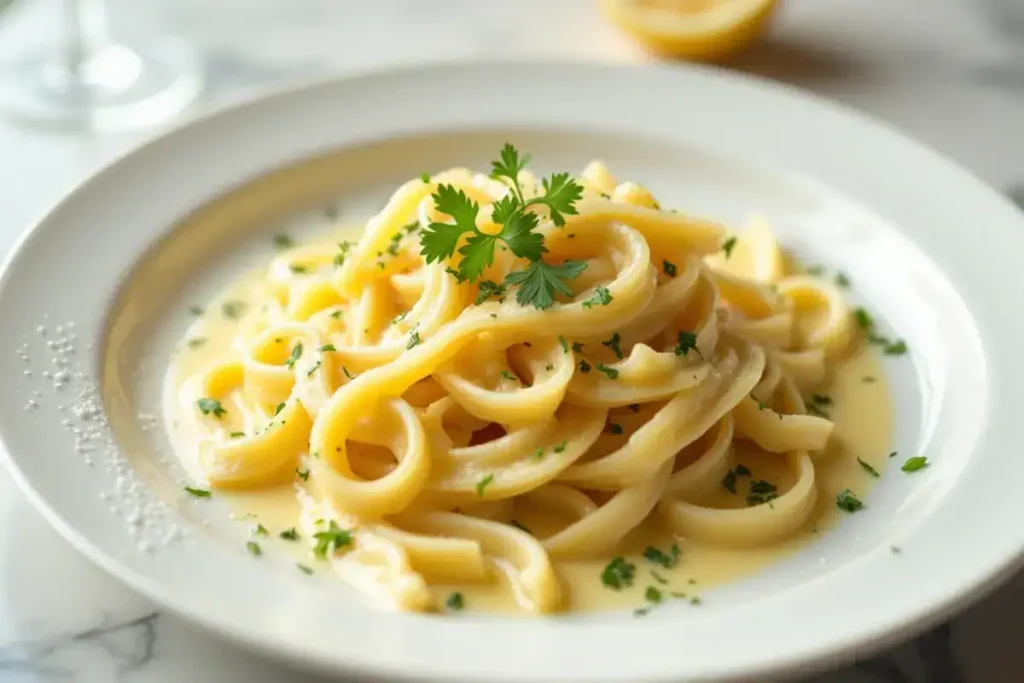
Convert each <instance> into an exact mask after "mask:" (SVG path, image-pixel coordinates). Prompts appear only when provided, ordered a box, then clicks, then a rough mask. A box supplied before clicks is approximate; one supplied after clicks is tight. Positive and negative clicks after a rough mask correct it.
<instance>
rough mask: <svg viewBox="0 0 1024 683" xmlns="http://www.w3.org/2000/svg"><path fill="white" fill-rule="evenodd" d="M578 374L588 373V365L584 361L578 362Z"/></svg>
mask: <svg viewBox="0 0 1024 683" xmlns="http://www.w3.org/2000/svg"><path fill="white" fill-rule="evenodd" d="M580 372H582V373H584V374H586V373H588V372H590V363H588V362H587V361H586V360H581V361H580Z"/></svg>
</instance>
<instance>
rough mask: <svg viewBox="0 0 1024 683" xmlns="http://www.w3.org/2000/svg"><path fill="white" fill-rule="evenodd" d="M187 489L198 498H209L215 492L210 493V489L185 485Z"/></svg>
mask: <svg viewBox="0 0 1024 683" xmlns="http://www.w3.org/2000/svg"><path fill="white" fill-rule="evenodd" d="M184 489H185V491H186V492H188V493H191V494H192V495H193V496H195V497H196V498H209V497H210V496H212V495H213V494H212V493H210V491H209V489H197V488H193V487H191V486H186V487H184Z"/></svg>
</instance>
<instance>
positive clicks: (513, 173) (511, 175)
mask: <svg viewBox="0 0 1024 683" xmlns="http://www.w3.org/2000/svg"><path fill="white" fill-rule="evenodd" d="M528 163H530V155H529V154H524V155H523V157H522V159H520V158H519V150H518V149H516V148H515V147H513V146H512V144H511V143H509V142H506V143H505V146H504V147H502V148H501V160H500V161H492V162H491V167H492V169H493V170H492V171H491V177H494V178H502V177H504V178H508V179H509V180H511V181H512V185H513V186H514V187H515V189H516V192H517V193H518V194H519V196H520V197H522V192H520V191H519V172H520V171H522V170H523V169H524V168H526V165H527V164H528Z"/></svg>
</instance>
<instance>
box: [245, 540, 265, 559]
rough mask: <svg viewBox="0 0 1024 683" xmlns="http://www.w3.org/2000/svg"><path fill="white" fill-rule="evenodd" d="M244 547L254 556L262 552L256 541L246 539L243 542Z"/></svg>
mask: <svg viewBox="0 0 1024 683" xmlns="http://www.w3.org/2000/svg"><path fill="white" fill-rule="evenodd" d="M245 549H246V550H248V551H249V552H250V553H251V554H252V555H253V556H255V557H259V556H260V555H262V554H263V549H262V548H260V544H259V543H257V542H256V541H248V542H247V543H246V544H245Z"/></svg>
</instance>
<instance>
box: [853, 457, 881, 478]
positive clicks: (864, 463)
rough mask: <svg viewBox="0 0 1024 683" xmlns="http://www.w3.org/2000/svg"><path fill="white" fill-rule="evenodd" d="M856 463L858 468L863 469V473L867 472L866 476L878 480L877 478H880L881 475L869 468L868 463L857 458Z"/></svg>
mask: <svg viewBox="0 0 1024 683" xmlns="http://www.w3.org/2000/svg"><path fill="white" fill-rule="evenodd" d="M857 462H858V463H860V466H861V468H863V470H864V471H865V472H867V473H868V474H870V475H871V476H872V477H874V478H875V479H878V478H879V477H880V476H882V475H880V474H879V473H878V470H876V469H875V468H874V467H872V466H871V465H869V464H868V463H866V462H864V461H863V460H861V459H860V458H857Z"/></svg>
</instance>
